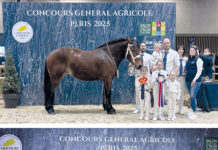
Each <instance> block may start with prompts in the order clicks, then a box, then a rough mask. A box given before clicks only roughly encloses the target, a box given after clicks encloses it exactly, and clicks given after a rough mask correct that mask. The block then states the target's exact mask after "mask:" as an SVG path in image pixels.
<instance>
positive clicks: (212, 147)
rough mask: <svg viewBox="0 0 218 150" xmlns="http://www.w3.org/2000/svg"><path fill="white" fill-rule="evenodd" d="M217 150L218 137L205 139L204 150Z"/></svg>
mask: <svg viewBox="0 0 218 150" xmlns="http://www.w3.org/2000/svg"><path fill="white" fill-rule="evenodd" d="M217 149H218V137H205V138H204V150H217Z"/></svg>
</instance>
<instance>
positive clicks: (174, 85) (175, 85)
mask: <svg viewBox="0 0 218 150" xmlns="http://www.w3.org/2000/svg"><path fill="white" fill-rule="evenodd" d="M169 93H176V94H177V99H180V95H181V90H180V84H179V82H178V81H176V80H175V81H172V80H169V81H167V83H166V99H167V98H168V94H169Z"/></svg>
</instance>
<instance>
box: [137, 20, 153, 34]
mask: <svg viewBox="0 0 218 150" xmlns="http://www.w3.org/2000/svg"><path fill="white" fill-rule="evenodd" d="M150 35H151V24H150V23H139V36H150Z"/></svg>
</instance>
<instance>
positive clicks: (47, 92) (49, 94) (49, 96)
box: [44, 64, 54, 114]
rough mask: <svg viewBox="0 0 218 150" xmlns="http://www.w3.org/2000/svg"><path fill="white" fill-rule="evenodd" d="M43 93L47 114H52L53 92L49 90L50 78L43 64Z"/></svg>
mask: <svg viewBox="0 0 218 150" xmlns="http://www.w3.org/2000/svg"><path fill="white" fill-rule="evenodd" d="M44 95H45V109H46V110H47V112H48V114H54V108H53V101H54V96H53V95H54V93H52V90H51V78H50V75H49V73H48V69H47V65H46V64H45V72H44Z"/></svg>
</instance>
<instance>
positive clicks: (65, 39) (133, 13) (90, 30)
mask: <svg viewBox="0 0 218 150" xmlns="http://www.w3.org/2000/svg"><path fill="white" fill-rule="evenodd" d="M46 10H47V12H51V11H52V13H50V14H49V13H47V14H46V13H45V11H46ZM48 10H49V11H48ZM83 10H94V11H93V14H83V12H82V11H83ZM124 10H127V11H128V14H125V13H124V14H122V13H123V12H124ZM43 11H44V13H43ZM97 11H100V12H101V14H98V13H97ZM103 11H105V12H106V11H108V12H106V13H109V14H104V13H103ZM39 12H41V14H40V13H39ZM58 12H59V15H58ZM60 12H61V13H62V14H60ZM63 12H64V13H63ZM116 12H117V14H115V13H116ZM175 19H176V5H175V3H16V2H12V3H11V2H10V3H8V2H3V21H4V38H5V47H6V51H7V49H8V48H9V47H11V48H12V50H13V57H14V59H15V65H16V68H17V70H18V72H19V77H20V80H21V86H22V87H21V89H22V90H21V96H20V101H19V103H20V104H21V105H41V104H44V94H43V77H44V64H45V60H46V57H47V56H48V55H49V54H50V53H51V52H52V51H53V50H54V49H57V48H59V47H62V46H69V47H74V48H78V49H88V50H91V49H94V48H95V47H97V46H99V45H101V44H103V43H105V42H107V41H110V40H113V39H117V38H120V37H126V36H127V37H130V38H133V37H134V36H136V37H137V39H138V41H139V42H143V41H146V43H147V47H148V49H149V50H150V51H152V46H153V44H154V42H159V41H161V40H162V39H163V38H164V37H168V38H170V40H171V43H172V48H174V46H175V44H174V43H175ZM20 21H24V22H27V23H28V24H30V26H31V27H32V29H33V37H32V39H31V40H30V41H29V42H27V43H19V42H17V41H16V40H15V39H14V37H13V36H12V28H13V26H14V25H15V24H16V23H17V22H20ZM99 21H100V22H99ZM159 21H162V22H165V23H166V29H165V30H166V33H165V35H162V36H161V35H158V33H157V35H155V36H151V33H149V34H147V35H146V34H144V35H143V34H141V33H139V30H140V29H144V28H143V26H142V27H141V26H140V25H141V24H142V25H143V24H147V25H149V24H150V25H151V23H152V22H159ZM102 24H103V25H104V26H102ZM95 25H99V26H95ZM146 27H149V29H148V28H146ZM146 27H145V29H147V30H148V32H149V31H150V30H151V26H146ZM147 30H146V31H147ZM157 30H160V27H157ZM128 63H129V62H128V61H127V60H124V61H123V62H122V63H121V65H120V67H119V73H120V78H119V79H117V78H115V79H114V81H113V85H112V103H123V104H126V103H132V102H134V79H133V77H129V76H128V74H127V65H128ZM55 98H56V99H55V104H101V103H102V82H101V81H96V82H83V81H79V80H76V79H73V78H71V77H70V76H68V75H67V76H65V77H64V79H63V80H62V81H61V83H60V84H59V86H58V87H57V88H56V91H55Z"/></svg>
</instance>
